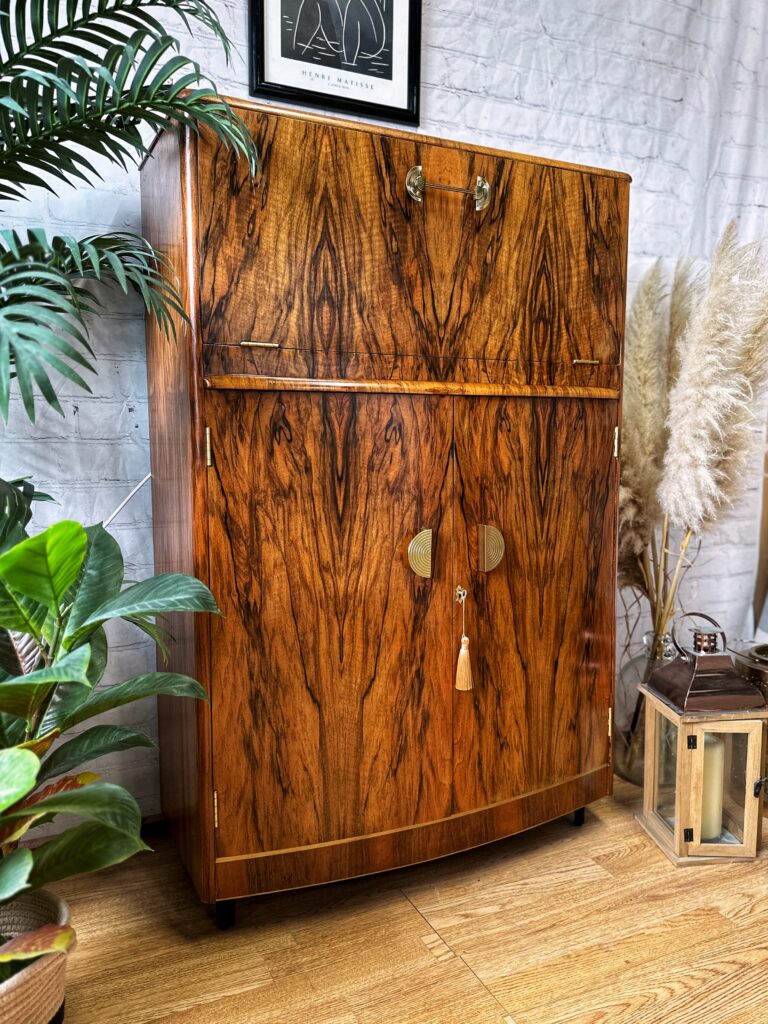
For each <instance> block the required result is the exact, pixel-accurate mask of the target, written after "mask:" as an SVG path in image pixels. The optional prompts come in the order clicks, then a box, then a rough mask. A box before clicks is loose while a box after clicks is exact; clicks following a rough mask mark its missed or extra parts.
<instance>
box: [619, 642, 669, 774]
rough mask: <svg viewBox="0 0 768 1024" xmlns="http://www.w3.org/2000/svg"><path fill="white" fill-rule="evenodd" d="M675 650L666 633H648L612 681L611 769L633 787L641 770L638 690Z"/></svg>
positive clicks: (642, 735)
mask: <svg viewBox="0 0 768 1024" xmlns="http://www.w3.org/2000/svg"><path fill="white" fill-rule="evenodd" d="M674 657H675V649H674V646H673V644H672V638H671V637H670V635H669V633H654V632H648V633H646V634H645V635H644V636H643V650H642V652H641V653H640V654H638V655H637V656H636V657H634V658H631V659H630V660H629V661H628V662H626V663H625V664H624V666H623V667H622V669H621V671H620V672H619V676H618V679H617V680H616V701H615V704H614V708H613V770H614V772H615V773H616V774H617V775H619V776H620V777H621V778H622V779H625V780H626V781H627V782H632V783H634V785H636V786H642V784H643V771H644V769H645V700H644V699H643V695H642V694H641V693H640V691H639V686H640V684H641V683H647V682H648V679H649V677H650V675H651V672H653V671H654V669H656V668H658V667H659V666H660V665H663V664H664V663H665V662H667V661H671V660H672V659H673V658H674Z"/></svg>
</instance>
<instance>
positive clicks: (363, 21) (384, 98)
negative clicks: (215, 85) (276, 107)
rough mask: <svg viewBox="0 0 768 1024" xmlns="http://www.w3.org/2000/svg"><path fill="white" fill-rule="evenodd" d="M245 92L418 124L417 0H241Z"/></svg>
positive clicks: (419, 63)
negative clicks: (245, 7) (247, 55)
mask: <svg viewBox="0 0 768 1024" xmlns="http://www.w3.org/2000/svg"><path fill="white" fill-rule="evenodd" d="M249 2H250V19H251V32H250V36H251V60H250V66H251V83H250V86H251V95H252V96H265V97H268V98H270V99H275V100H284V101H285V102H286V103H301V104H304V105H306V106H311V107H325V108H326V109H328V110H339V111H343V112H345V113H348V114H359V115H362V116H363V117H376V118H380V119H382V120H387V121H401V122H405V123H407V124H418V123H419V84H420V83H419V79H420V73H421V0H249Z"/></svg>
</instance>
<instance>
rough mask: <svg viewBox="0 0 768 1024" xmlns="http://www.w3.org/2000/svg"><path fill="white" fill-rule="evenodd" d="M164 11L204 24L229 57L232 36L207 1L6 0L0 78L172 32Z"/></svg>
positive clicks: (0, 26)
mask: <svg viewBox="0 0 768 1024" xmlns="http://www.w3.org/2000/svg"><path fill="white" fill-rule="evenodd" d="M160 11H173V12H174V13H175V14H177V15H178V16H179V18H180V19H181V21H182V22H183V23H184V26H185V27H186V28H187V30H188V31H190V32H192V31H193V27H194V25H193V23H198V24H201V25H203V26H204V27H205V28H207V29H208V30H209V31H210V32H211V34H212V35H213V36H214V37H215V38H216V39H218V41H219V42H220V43H221V45H222V47H223V48H224V53H225V56H226V59H227V61H229V60H230V58H231V46H230V43H229V40H228V39H227V36H226V33H225V32H224V30H223V28H222V26H221V22H220V21H219V18H218V16H217V15H216V12H215V11H214V10H213V8H212V6H211V5H210V4H209V3H208V2H207V0H6V2H5V3H3V4H2V5H1V6H0V78H5V79H7V78H10V77H13V76H14V75H16V74H18V72H20V71H43V72H46V71H55V69H56V66H57V65H58V63H59V61H60V60H61V58H62V57H75V58H80V59H83V60H86V61H89V62H96V61H100V60H102V59H103V57H104V55H105V54H106V52H107V51H108V50H109V48H110V47H111V46H125V45H127V44H128V43H129V42H130V40H131V37H132V36H133V35H134V33H135V32H146V33H148V34H150V35H152V36H154V38H156V39H160V38H161V37H163V36H166V35H167V34H168V33H167V29H166V28H165V27H164V26H163V25H162V24H161V23H160V22H159V21H158V20H157V18H156V16H155V12H160ZM1 88H2V87H0V89H1Z"/></svg>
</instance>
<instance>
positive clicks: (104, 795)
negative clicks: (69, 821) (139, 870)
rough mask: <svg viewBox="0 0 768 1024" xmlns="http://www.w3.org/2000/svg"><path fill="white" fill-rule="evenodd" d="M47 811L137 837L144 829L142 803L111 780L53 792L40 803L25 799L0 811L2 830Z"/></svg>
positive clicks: (0, 826)
mask: <svg viewBox="0 0 768 1024" xmlns="http://www.w3.org/2000/svg"><path fill="white" fill-rule="evenodd" d="M45 814H77V815H80V816H81V817H83V818H90V819H92V820H93V821H98V822H100V823H101V824H102V825H107V826H108V827H109V828H111V829H115V830H116V831H118V832H127V833H128V834H129V835H132V836H138V834H139V830H140V828H141V813H140V811H139V805H138V804H137V803H136V801H135V800H134V799H133V797H132V796H131V794H130V793H129V792H128V791H127V790H126V789H123V787H122V786H115V785H113V783H111V782H92V783H91V784H90V785H87V786H83V787H82V788H80V789H72V790H64V791H63V792H61V793H54V794H53V795H52V796H48V797H44V798H43V799H42V800H38V801H37V802H34V801H33V800H29V799H27V800H25V801H24V804H23V806H22V807H19V808H18V809H17V810H13V811H5V812H4V813H3V814H0V829H2V828H3V827H4V826H5V825H7V824H9V823H10V822H12V821H18V820H20V819H23V818H39V817H42V815H45Z"/></svg>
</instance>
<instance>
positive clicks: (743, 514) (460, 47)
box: [0, 0, 768, 813]
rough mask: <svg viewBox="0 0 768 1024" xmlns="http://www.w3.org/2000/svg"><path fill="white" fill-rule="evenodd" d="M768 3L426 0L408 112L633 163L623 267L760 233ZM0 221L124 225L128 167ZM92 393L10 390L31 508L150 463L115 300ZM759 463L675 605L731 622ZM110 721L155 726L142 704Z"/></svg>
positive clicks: (17, 455)
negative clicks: (59, 406) (21, 404)
mask: <svg viewBox="0 0 768 1024" xmlns="http://www.w3.org/2000/svg"><path fill="white" fill-rule="evenodd" d="M214 2H215V6H216V7H217V9H218V11H219V13H220V16H221V18H222V21H223V22H224V25H225V27H226V29H227V31H228V32H229V34H230V36H231V37H232V39H233V41H234V43H235V48H236V51H237V56H236V57H235V62H234V65H233V67H229V68H227V67H226V66H224V64H223V60H222V56H221V52H220V50H219V49H218V47H217V46H216V45H215V43H213V41H212V40H211V38H210V37H208V36H206V34H204V33H201V32H196V36H195V39H194V40H189V39H186V38H184V42H183V46H184V48H185V52H187V53H189V54H190V55H192V56H195V57H196V58H197V59H199V61H200V62H201V64H202V66H203V68H204V69H205V70H207V71H209V72H210V73H211V74H212V76H213V77H214V79H215V81H216V82H217V84H218V86H219V88H220V89H221V90H222V91H223V92H227V93H230V94H232V95H243V96H244V95H246V94H247V88H246V81H247V67H246V52H247V51H246V25H247V16H246V0H227V2H224V0H218V2H216V0H214ZM767 28H768V5H766V4H765V3H764V2H763V0H623V2H618V0H424V17H423V34H424V50H423V68H422V81H423V86H422V130H423V131H424V132H428V133H431V134H436V135H442V136H445V137H449V138H458V139H464V140H470V141H475V140H476V141H477V142H479V143H484V144H487V145H494V146H500V147H503V148H507V149H511V150H518V151H522V152H531V153H536V154H541V155H545V156H551V157H556V158H559V159H563V160H574V161H577V162H582V163H588V164H595V165H598V166H599V165H602V166H606V167H612V168H618V169H621V170H625V171H628V172H629V173H630V174H632V176H633V178H634V186H633V192H632V209H631V218H632V222H631V234H630V284H631V285H632V284H633V283H635V282H636V281H637V279H638V278H639V277H640V276H641V275H642V273H643V272H644V271H645V270H646V268H647V267H648V266H649V264H650V262H651V261H652V260H653V259H655V258H656V257H658V256H662V257H664V258H666V259H669V260H670V262H671V261H673V260H674V258H675V257H676V256H677V254H678V253H680V252H685V251H687V252H689V253H691V254H693V255H694V256H702V255H704V254H705V253H707V252H708V251H710V250H711V248H712V246H713V244H714V242H715V240H716V238H717V237H718V235H719V234H720V232H721V231H722V229H723V227H724V226H725V224H726V223H727V221H728V220H729V219H731V218H733V217H738V218H739V220H740V222H741V225H742V229H743V234H744V235H745V236H748V237H757V236H760V235H764V234H766V233H768V232H766V218H765V209H766V206H767V205H768V135H767V134H766V125H767V124H768V75H767V70H768V68H767V66H766V63H767V60H768V58H767V57H766V55H765V40H766V29H767ZM4 220H5V223H6V224H18V225H20V226H23V225H25V224H27V223H35V224H44V225H46V226H47V227H49V228H51V229H55V230H61V231H68V232H73V233H86V232H97V231H102V230H105V229H107V228H127V229H132V230H139V226H140V216H139V194H138V175H137V173H135V172H133V173H131V174H127V175H126V174H122V173H119V172H117V171H116V170H114V169H111V168H105V171H104V181H103V182H101V183H99V185H98V187H97V188H96V189H95V190H87V189H81V190H74V189H66V188H64V189H62V190H61V193H60V196H59V197H56V196H51V195H48V194H44V193H36V194H35V195H34V196H33V197H32V199H31V202H30V203H20V204H16V205H15V206H14V207H13V208H12V209H11V210H10V211H9V212H8V213H6V214H5V217H4ZM94 339H95V346H96V349H97V351H98V353H99V374H98V377H96V378H95V379H94V381H93V394H92V395H84V394H82V393H80V392H77V391H75V390H73V389H71V388H66V389H64V391H63V394H64V395H65V396H66V397H65V399H64V403H63V404H64V406H65V409H66V417H65V418H64V419H61V418H60V417H58V416H57V415H56V414H54V413H50V412H44V413H42V414H41V415H40V417H39V421H38V424H37V425H36V426H35V427H34V428H30V427H29V426H28V425H27V423H26V422H25V420H24V417H23V416H22V415H21V412H20V410H19V409H18V408H14V410H13V414H12V418H11V422H10V424H9V426H8V428H7V429H6V431H5V438H4V443H3V445H2V448H1V449H0V474H2V475H4V476H9V475H11V474H16V473H30V474H32V475H33V476H34V478H35V480H36V481H37V483H38V484H39V485H40V486H42V487H44V488H47V489H49V490H50V491H51V492H53V493H54V494H55V495H57V496H58V498H59V499H60V502H61V505H60V506H59V507H56V508H41V509H40V511H39V513H38V515H37V518H36V521H37V524H38V525H43V524H44V523H46V522H47V521H49V520H51V519H52V518H54V517H55V516H61V515H71V516H75V517H80V518H82V519H84V520H85V521H89V520H96V519H100V518H102V517H104V516H106V515H107V514H108V513H109V512H110V511H111V510H112V508H113V507H114V506H115V505H116V504H117V503H118V501H119V500H120V499H121V498H122V497H123V496H124V495H125V494H126V493H127V492H128V490H130V488H131V487H133V486H134V485H135V484H136V483H137V482H138V481H139V480H140V479H141V477H142V476H143V475H144V474H145V473H146V472H147V471H148V467H149V454H148V438H147V398H146V380H145V371H144V362H143V324H142V318H141V314H140V310H139V307H138V303H136V302H135V301H134V300H125V299H121V298H117V299H116V300H115V301H114V302H113V303H111V304H110V306H109V312H108V313H107V314H105V315H104V316H102V317H101V318H99V320H98V322H97V323H96V324H94ZM758 505H759V486H758V467H757V462H755V463H754V472H753V486H752V487H751V489H750V491H749V493H748V495H747V497H746V499H745V501H744V502H743V503H742V505H741V506H740V507H739V508H738V509H737V510H736V511H735V514H734V516H733V518H732V520H731V521H730V522H728V523H727V524H726V525H725V526H724V527H723V529H722V530H721V531H720V533H719V534H718V535H717V536H713V537H712V538H711V539H710V540H708V542H707V548H706V550H705V551H704V553H703V554H702V557H701V561H700V564H699V565H698V566H697V569H696V571H695V573H694V574H692V576H691V579H690V582H689V590H688V594H687V598H688V602H687V603H688V604H689V606H691V605H700V606H702V607H706V608H708V609H709V610H710V611H712V612H714V613H715V614H716V615H718V616H722V617H723V619H724V622H725V625H726V626H727V628H729V629H733V628H737V627H740V626H741V623H742V621H743V619H744V616H745V612H746V609H747V606H748V603H749V599H750V595H751V589H752V578H753V570H754V564H755V559H756V552H757V547H756V539H757V509H758ZM114 530H115V532H116V534H117V535H118V537H119V540H120V542H121V544H122V545H123V549H124V552H125V556H126V562H127V574H128V576H129V577H130V578H133V579H138V578H140V577H142V576H144V575H146V574H148V573H149V572H150V571H151V524H150V501H149V493H148V489H147V488H145V490H144V492H142V493H141V495H140V496H139V497H138V498H137V499H136V500H135V501H134V502H133V503H132V505H131V506H130V507H129V508H128V509H126V510H125V512H124V513H123V514H122V515H121V517H120V519H119V521H117V522H116V523H115V524H114ZM114 643H115V645H116V646H115V647H114V652H115V654H114V658H113V664H112V667H111V669H110V676H111V678H113V679H115V680H117V679H119V678H126V677H127V675H128V674H134V673H138V672H141V671H145V670H146V668H147V666H148V665H149V664H150V662H151V659H152V651H151V649H150V648H149V646H148V645H147V644H145V643H144V642H143V640H142V639H141V638H140V637H138V636H137V635H136V634H135V633H134V632H133V631H131V630H130V629H129V628H128V627H124V628H123V629H121V630H119V631H118V632H117V635H116V636H115V638H114ZM116 717H118V718H119V719H120V720H121V721H130V722H133V723H137V724H139V725H143V726H144V727H145V728H147V729H148V730H149V731H150V732H153V731H154V729H155V725H154V713H153V710H152V707H151V706H150V705H143V706H141V707H139V708H129V709H125V710H124V711H123V712H121V713H120V714H118V715H116ZM102 767H105V769H106V773H107V774H108V775H109V777H111V778H114V779H120V780H121V781H123V782H125V783H126V784H128V785H129V786H131V787H132V789H133V791H134V792H135V793H136V794H137V796H138V797H139V798H140V800H141V803H142V806H143V808H144V810H145V811H146V812H147V813H153V812H156V811H157V810H158V806H159V805H158V794H157V777H156V773H157V756H156V753H154V752H148V751H145V750H141V751H139V752H138V753H137V754H136V755H135V756H133V757H130V756H129V755H118V757H116V758H115V760H114V762H108V763H107V764H106V765H104V764H102Z"/></svg>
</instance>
